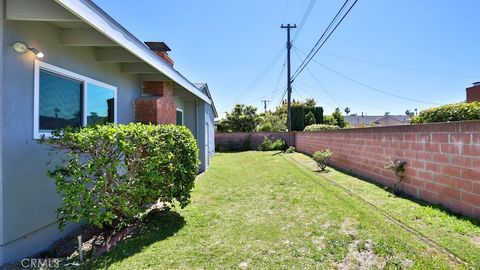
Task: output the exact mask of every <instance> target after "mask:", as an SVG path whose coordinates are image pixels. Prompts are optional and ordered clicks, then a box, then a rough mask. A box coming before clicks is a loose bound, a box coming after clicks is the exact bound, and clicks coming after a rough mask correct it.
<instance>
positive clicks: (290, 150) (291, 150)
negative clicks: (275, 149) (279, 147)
mask: <svg viewBox="0 0 480 270" xmlns="http://www.w3.org/2000/svg"><path fill="white" fill-rule="evenodd" d="M285 153H287V154H291V153H295V147H293V146H290V147H288V148H287V150H285Z"/></svg>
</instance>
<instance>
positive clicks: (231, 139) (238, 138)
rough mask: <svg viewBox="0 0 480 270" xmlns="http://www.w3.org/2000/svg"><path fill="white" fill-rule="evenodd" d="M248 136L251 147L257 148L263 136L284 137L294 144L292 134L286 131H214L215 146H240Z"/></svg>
mask: <svg viewBox="0 0 480 270" xmlns="http://www.w3.org/2000/svg"><path fill="white" fill-rule="evenodd" d="M249 137H250V140H251V146H252V149H257V147H258V145H259V144H260V143H261V142H262V141H263V138H264V137H268V138H270V139H271V140H277V139H284V140H285V141H286V142H287V145H289V146H294V145H295V136H294V134H293V133H287V132H250V133H249V132H216V133H215V148H217V149H222V148H223V149H227V148H229V147H231V146H232V145H233V146H239V147H241V146H242V145H243V143H244V142H245V140H247V139H248V138H249Z"/></svg>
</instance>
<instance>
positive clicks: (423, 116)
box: [411, 102, 480, 124]
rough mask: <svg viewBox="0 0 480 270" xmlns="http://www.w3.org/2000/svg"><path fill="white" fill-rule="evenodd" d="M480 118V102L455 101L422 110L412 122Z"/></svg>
mask: <svg viewBox="0 0 480 270" xmlns="http://www.w3.org/2000/svg"><path fill="white" fill-rule="evenodd" d="M478 119H480V102H470V103H455V104H448V105H444V106H440V107H435V108H430V109H427V110H424V111H421V112H420V114H419V115H418V116H415V117H413V118H412V121H411V123H412V124H421V123H437V122H454V121H465V120H478Z"/></svg>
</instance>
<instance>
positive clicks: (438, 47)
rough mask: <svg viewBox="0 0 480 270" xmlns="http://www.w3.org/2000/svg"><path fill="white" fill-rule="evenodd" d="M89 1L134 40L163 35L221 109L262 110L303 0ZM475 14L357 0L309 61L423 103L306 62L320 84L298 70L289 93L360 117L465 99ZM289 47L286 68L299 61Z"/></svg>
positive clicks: (328, 3) (315, 21)
mask: <svg viewBox="0 0 480 270" xmlns="http://www.w3.org/2000/svg"><path fill="white" fill-rule="evenodd" d="M95 2H96V3H97V4H98V5H99V6H100V7H101V8H103V9H104V10H106V11H107V12H108V13H109V14H110V15H111V16H112V17H113V18H115V19H116V20H117V21H119V22H120V23H121V24H122V25H124V26H125V27H126V28H127V29H128V30H129V31H131V32H132V33H133V34H135V35H136V36H137V37H139V38H140V39H141V40H145V41H165V42H166V43H167V44H168V45H169V46H170V48H172V52H170V56H171V57H172V58H173V59H174V61H175V67H176V68H177V69H178V70H179V71H180V72H181V73H183V74H184V75H185V76H186V77H187V78H189V79H190V80H191V81H193V82H207V83H208V84H209V87H210V90H211V92H212V95H213V98H214V100H215V103H216V106H217V109H218V110H219V113H220V114H223V112H225V111H229V110H230V109H231V108H232V106H233V104H234V103H245V104H251V105H255V106H257V107H259V110H260V111H263V108H262V103H261V102H260V100H261V99H269V100H270V103H269V108H270V109H273V108H274V107H275V106H276V105H277V104H278V101H279V100H280V95H281V94H282V90H281V89H282V87H284V85H285V83H286V75H285V73H283V74H282V75H281V76H280V74H281V73H280V72H281V70H282V65H283V63H284V60H285V58H286V50H285V49H284V48H285V39H286V33H285V30H284V29H280V25H281V24H282V23H292V24H293V23H299V22H300V18H301V17H302V15H303V13H304V11H305V8H306V5H307V3H308V2H309V0H262V1H259V0H242V1H233V0H203V1H198V0H182V1H157V0H136V1H134V2H130V1H118V0H96V1H95ZM342 2H343V1H340V0H318V1H317V2H316V5H315V6H314V8H313V10H312V12H311V14H310V17H309V19H308V21H307V23H306V24H305V26H304V27H303V29H302V31H301V33H300V34H299V36H298V38H297V40H295V42H294V46H295V47H296V48H297V49H296V52H298V53H299V54H300V55H301V52H302V51H303V52H308V50H310V48H311V47H312V46H313V45H314V43H315V42H316V40H317V39H318V37H319V36H320V34H321V33H322V32H323V31H324V29H325V27H326V26H327V24H328V23H329V22H330V20H331V18H332V17H333V16H334V15H335V13H336V12H337V10H338V9H339V8H340V6H341V4H342ZM133 3H134V4H133ZM479 14H480V2H479V1H475V0H462V1H454V0H422V1H419V0H402V1H393V0H390V1H388V0H387V1H386V0H359V1H358V3H357V5H356V6H355V7H354V9H353V10H352V11H351V12H350V14H349V15H348V17H347V18H346V19H345V21H344V22H343V23H342V25H341V26H340V27H339V29H337V31H336V32H335V33H334V34H333V36H332V37H331V38H330V39H329V41H328V42H327V43H326V44H325V46H324V47H323V48H322V49H321V50H320V52H319V53H318V54H317V55H316V57H315V61H317V62H320V63H321V64H323V65H325V66H328V67H330V68H331V69H332V70H335V71H337V72H338V73H340V74H343V75H345V76H347V77H349V78H352V79H354V80H356V81H358V82H360V83H363V84H365V85H368V86H371V87H373V88H375V89H378V90H381V91H386V92H389V93H392V94H395V95H397V96H402V97H406V98H411V99H416V100H422V101H426V102H429V103H423V102H414V101H411V100H408V99H401V98H397V97H393V96H389V95H385V94H381V93H379V92H376V91H374V90H371V89H368V88H366V87H363V86H361V85H359V84H357V83H354V82H352V81H350V80H347V79H345V78H344V77H341V76H339V75H338V74H336V73H333V72H332V71H329V70H327V69H325V68H324V67H322V66H321V65H319V64H317V63H315V62H313V61H312V62H311V63H310V65H309V69H310V70H311V72H312V73H313V74H314V75H315V77H317V79H318V81H319V82H320V83H321V84H322V85H323V87H324V89H322V88H321V87H320V86H319V84H318V83H317V81H316V80H314V79H313V77H312V76H311V74H310V73H309V71H307V70H305V71H304V72H303V73H302V74H301V75H300V76H299V77H298V78H297V79H296V81H295V83H294V90H293V97H294V98H295V99H305V98H308V97H313V98H315V99H316V100H317V102H318V104H319V105H321V106H323V107H324V109H325V111H326V113H331V112H332V111H333V110H334V109H335V107H341V108H342V109H343V108H345V107H350V108H351V112H352V113H359V114H360V113H361V112H365V113H368V115H373V114H381V115H383V114H384V112H386V111H388V112H391V113H392V114H403V113H404V112H405V110H406V109H410V110H412V109H415V108H418V110H421V109H425V108H428V107H432V106H435V105H433V104H431V103H436V104H446V103H452V102H460V101H463V100H465V88H466V87H468V86H470V85H471V83H472V82H475V81H479V80H480V49H479V48H480V47H479V44H480V28H479V26H480V16H479ZM292 33H293V34H294V33H295V30H293V32H292ZM296 52H295V51H294V52H292V70H293V71H295V69H296V68H297V66H298V65H299V64H300V60H299V58H298V56H297V53H296ZM278 55H280V56H278ZM276 56H278V57H276ZM274 59H277V60H276V61H273V60H274ZM271 62H274V64H273V65H271V67H270V68H268V69H267V72H265V73H264V76H261V78H260V80H258V76H259V75H260V74H262V71H264V70H265V68H266V67H267V66H269V63H271ZM374 63H375V64H374ZM380 64H381V65H380ZM255 81H256V83H254V82H255ZM277 82H278V83H277ZM252 85H253V87H250V86H252ZM276 86H277V87H276ZM279 89H280V90H279ZM325 89H326V90H325Z"/></svg>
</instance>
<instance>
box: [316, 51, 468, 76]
mask: <svg viewBox="0 0 480 270" xmlns="http://www.w3.org/2000/svg"><path fill="white" fill-rule="evenodd" d="M322 53H323V54H325V55H329V56H333V57H336V58H341V59H346V60H350V61H355V62H360V63H365V64H370V65H376V66H382V67H388V68H394V69H399V70H405V71H410V72H419V73H427V74H434V75H439V76H450V77H460V78H478V76H472V75H462V74H453V73H446V72H439V71H431V70H424V69H417V68H412V67H404V66H397V65H392V64H385V63H379V62H376V61H371V60H366V59H359V58H354V57H349V56H343V55H338V54H334V53H330V52H322Z"/></svg>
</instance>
